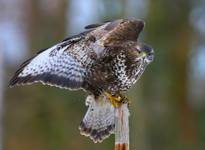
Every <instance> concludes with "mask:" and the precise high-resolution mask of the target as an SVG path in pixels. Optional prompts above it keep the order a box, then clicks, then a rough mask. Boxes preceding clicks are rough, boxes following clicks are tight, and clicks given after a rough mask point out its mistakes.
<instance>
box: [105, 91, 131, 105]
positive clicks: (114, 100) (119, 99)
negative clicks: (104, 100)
mask: <svg viewBox="0 0 205 150" xmlns="http://www.w3.org/2000/svg"><path fill="white" fill-rule="evenodd" d="M104 94H105V96H107V97H108V99H109V100H110V102H111V104H112V105H113V106H114V107H115V108H117V107H120V106H121V105H122V104H124V103H128V105H129V104H130V101H129V99H128V98H127V97H126V96H124V95H123V94H121V93H119V94H117V95H112V94H110V93H108V92H104Z"/></svg>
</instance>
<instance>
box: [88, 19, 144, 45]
mask: <svg viewBox="0 0 205 150" xmlns="http://www.w3.org/2000/svg"><path fill="white" fill-rule="evenodd" d="M95 26H96V27H98V26H97V25H90V26H88V27H95ZM143 28H144V22H143V21H141V20H135V19H129V20H128V19H118V20H115V21H112V22H107V23H105V24H103V25H101V26H100V27H98V28H97V29H96V30H94V31H93V32H92V33H93V34H96V35H97V36H96V37H99V39H98V40H99V41H98V42H99V43H100V45H103V46H105V47H107V46H113V45H118V44H120V43H122V42H125V41H137V39H138V36H139V34H140V32H141V31H142V30H143ZM99 35H102V36H99Z"/></svg>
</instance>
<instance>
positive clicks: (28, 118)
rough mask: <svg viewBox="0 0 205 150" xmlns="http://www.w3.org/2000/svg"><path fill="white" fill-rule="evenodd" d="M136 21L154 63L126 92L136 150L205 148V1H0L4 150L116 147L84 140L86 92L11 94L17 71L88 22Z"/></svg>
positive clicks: (36, 88)
mask: <svg viewBox="0 0 205 150" xmlns="http://www.w3.org/2000/svg"><path fill="white" fill-rule="evenodd" d="M129 17H135V18H140V19H143V20H144V21H145V22H146V27H145V29H144V31H143V33H142V34H141V36H140V41H145V42H146V43H148V44H149V45H151V46H152V47H153V48H154V49H155V53H156V54H155V60H154V62H153V63H152V64H151V65H150V66H148V68H147V70H146V71H145V73H144V75H143V76H142V78H141V79H140V80H139V82H138V83H137V84H136V85H135V86H134V87H133V88H132V89H131V90H130V91H129V92H128V96H129V98H130V99H131V100H132V104H131V116H130V130H131V133H130V134H131V150H159V149H161V150H204V149H205V1H204V0H0V150H28V149H29V150H83V149H84V150H96V149H98V150H105V149H110V150H111V149H114V137H113V136H112V137H111V138H109V139H107V140H105V141H104V142H103V143H101V144H93V143H92V141H91V140H90V139H88V138H85V137H84V136H81V135H80V134H79V131H78V125H79V123H80V121H81V119H82V117H83V115H84V113H85V111H86V109H87V108H86V106H85V105H84V99H85V96H86V94H85V93H83V92H82V91H78V92H70V91H67V90H60V89H57V88H54V87H49V86H43V85H40V84H35V85H33V86H25V87H18V88H12V89H9V88H8V81H9V79H10V78H11V77H12V75H13V73H14V71H15V70H16V69H17V68H18V66H19V65H20V64H21V63H22V62H23V61H25V60H26V59H28V58H29V57H31V56H32V55H34V54H35V53H36V52H37V51H39V50H41V49H42V48H46V47H49V46H52V45H53V44H55V43H57V42H58V41H61V40H62V39H64V38H65V37H68V36H70V35H73V34H77V33H79V32H80V31H83V27H84V26H85V25H87V24H90V23H97V22H103V21H106V20H114V19H117V18H129Z"/></svg>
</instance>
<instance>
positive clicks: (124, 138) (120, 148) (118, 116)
mask: <svg viewBox="0 0 205 150" xmlns="http://www.w3.org/2000/svg"><path fill="white" fill-rule="evenodd" d="M115 150H129V109H128V104H122V105H121V106H120V107H119V108H116V109H115Z"/></svg>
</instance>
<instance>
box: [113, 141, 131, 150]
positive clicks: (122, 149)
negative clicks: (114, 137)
mask: <svg viewBox="0 0 205 150" xmlns="http://www.w3.org/2000/svg"><path fill="white" fill-rule="evenodd" d="M115 150H129V145H128V144H127V143H116V144H115Z"/></svg>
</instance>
